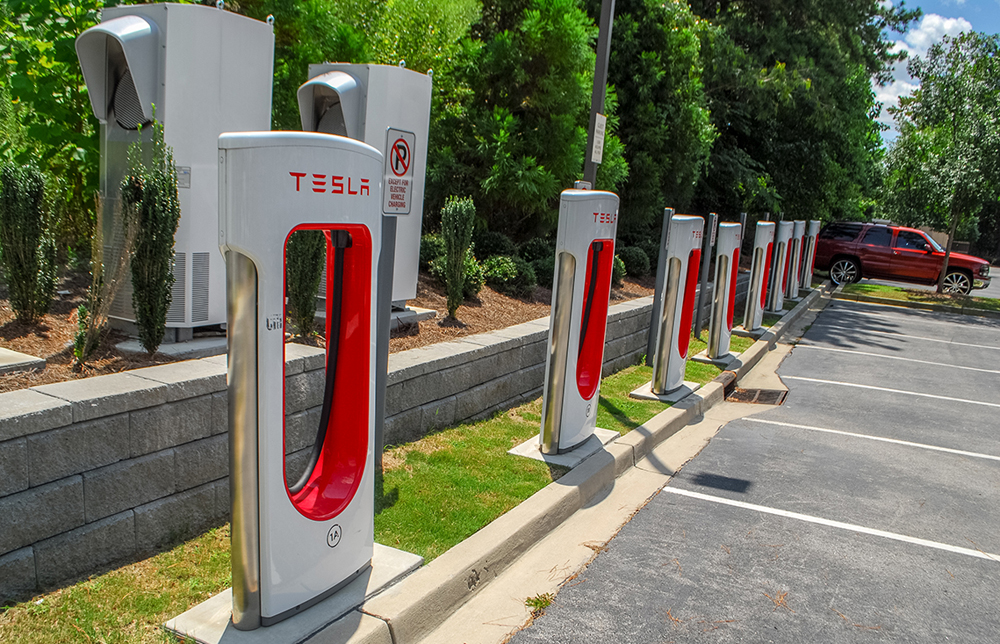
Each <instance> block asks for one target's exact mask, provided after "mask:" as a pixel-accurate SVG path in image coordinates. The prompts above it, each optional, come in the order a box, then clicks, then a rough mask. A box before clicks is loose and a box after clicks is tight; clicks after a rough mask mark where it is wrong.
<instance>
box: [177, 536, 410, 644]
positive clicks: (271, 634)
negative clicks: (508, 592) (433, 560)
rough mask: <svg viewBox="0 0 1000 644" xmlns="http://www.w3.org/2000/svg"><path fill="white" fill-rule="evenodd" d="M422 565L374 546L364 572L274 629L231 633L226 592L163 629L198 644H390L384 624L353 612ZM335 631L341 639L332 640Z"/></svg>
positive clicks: (233, 630) (397, 552) (404, 554)
mask: <svg viewBox="0 0 1000 644" xmlns="http://www.w3.org/2000/svg"><path fill="white" fill-rule="evenodd" d="M423 562H424V558H423V557H420V556H418V555H415V554H412V553H409V552H403V551H402V550H397V549H395V548H390V547H388V546H383V545H381V544H378V543H376V544H375V553H374V555H373V556H372V567H371V568H370V569H369V570H367V571H366V572H365V573H363V574H362V575H361V576H359V577H358V578H357V579H355V580H354V581H352V582H351V583H349V584H348V585H347V586H345V587H344V588H343V589H341V590H340V591H338V592H337V593H335V594H333V595H331V596H330V597H327V598H326V599H324V600H323V601H321V602H320V603H318V604H316V605H315V606H313V607H312V608H309V609H308V610H305V611H303V612H301V613H299V614H298V615H294V616H292V617H289V618H288V619H286V620H284V621H283V622H279V623H277V624H275V625H274V626H266V627H261V628H258V629H257V630H253V631H239V630H236V628H235V627H234V626H233V624H232V608H233V596H232V589H231V588H230V589H227V590H224V591H223V592H221V593H219V594H218V595H216V596H214V597H212V598H211V599H208V600H206V601H204V602H202V603H200V604H198V605H197V606H195V607H194V608H192V609H190V610H188V611H187V612H185V613H182V614H181V615H178V616H177V617H175V618H173V619H171V620H169V621H168V622H166V623H165V624H164V625H163V626H164V628H166V629H167V630H168V631H170V632H172V633H175V634H176V635H178V636H180V637H182V638H188V640H191V641H194V642H198V644H257V643H261V644H265V643H266V644H299V642H305V641H306V640H309V641H310V642H317V641H322V642H330V643H331V644H333V643H334V642H336V643H337V644H346V643H348V642H350V643H351V644H360V643H362V642H373V643H374V642H385V643H386V644H390V643H391V642H392V639H391V637H389V629H388V626H386V624H385V622H383V621H382V620H379V619H376V618H374V617H369V618H368V619H367V620H366V619H358V618H357V616H355V615H354V614H353V613H352V611H354V609H355V608H357V607H358V606H360V605H361V604H362V603H364V601H365V600H366V599H368V598H369V597H372V596H374V595H376V594H378V593H379V592H381V591H382V590H384V589H386V588H388V587H389V586H391V585H392V584H394V583H396V582H397V581H399V580H400V579H402V578H403V577H405V576H406V575H408V574H410V573H411V572H413V571H414V570H416V569H417V568H419V567H420V566H421V565H422V564H423ZM358 615H360V613H358ZM364 617H368V616H364ZM375 622H377V623H375ZM349 626H356V628H353V629H352V628H349ZM322 633H326V636H324V637H321V638H319V639H318V640H317V639H311V638H313V637H314V636H317V635H318V634H322ZM335 633H339V634H340V636H341V637H346V639H340V638H334V637H332V635H333V634H335Z"/></svg>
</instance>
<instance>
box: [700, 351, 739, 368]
mask: <svg viewBox="0 0 1000 644" xmlns="http://www.w3.org/2000/svg"><path fill="white" fill-rule="evenodd" d="M691 360H692V361H693V362H700V363H702V364H710V365H713V366H716V367H718V368H720V369H722V370H723V371H725V370H727V369H732V368H733V367H739V366H740V365H741V364H743V363H742V362H740V354H739V353H732V352H730V353H726V354H723V355H721V356H719V357H718V358H709V357H708V351H707V350H706V351H702V352H701V353H699V354H697V355H694V356H691Z"/></svg>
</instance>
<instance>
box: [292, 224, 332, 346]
mask: <svg viewBox="0 0 1000 644" xmlns="http://www.w3.org/2000/svg"><path fill="white" fill-rule="evenodd" d="M324 260H326V235H324V234H323V231H321V230H296V231H295V232H293V233H292V234H291V235H289V237H288V242H287V243H286V245H285V293H286V294H287V296H288V304H287V309H288V310H287V315H288V317H289V318H291V320H292V326H293V327H294V328H295V331H296V333H298V334H299V335H301V336H309V335H312V333H313V322H314V320H315V319H316V294H317V293H318V292H319V281H320V277H322V276H323V262H324Z"/></svg>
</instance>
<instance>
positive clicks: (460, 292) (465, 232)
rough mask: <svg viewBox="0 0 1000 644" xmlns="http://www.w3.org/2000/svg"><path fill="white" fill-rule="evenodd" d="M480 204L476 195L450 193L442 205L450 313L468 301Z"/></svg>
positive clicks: (451, 314) (452, 314) (445, 276)
mask: <svg viewBox="0 0 1000 644" xmlns="http://www.w3.org/2000/svg"><path fill="white" fill-rule="evenodd" d="M475 217H476V206H475V205H474V204H473V203H472V199H471V198H469V197H465V198H464V199H459V198H458V197H455V196H451V197H448V201H446V202H445V204H444V208H442V209H441V235H442V237H444V260H445V261H444V283H445V290H447V292H448V317H450V318H452V319H454V317H455V311H457V310H458V307H459V306H461V305H462V302H463V301H465V275H466V270H465V265H466V262H467V260H468V258H469V244H470V242H471V241H472V224H473V222H474V220H475Z"/></svg>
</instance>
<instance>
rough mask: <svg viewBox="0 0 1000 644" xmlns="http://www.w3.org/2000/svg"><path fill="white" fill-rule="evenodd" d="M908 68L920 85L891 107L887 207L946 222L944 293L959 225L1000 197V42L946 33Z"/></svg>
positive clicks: (902, 215)
mask: <svg viewBox="0 0 1000 644" xmlns="http://www.w3.org/2000/svg"><path fill="white" fill-rule="evenodd" d="M909 71H910V75H912V76H913V77H914V78H916V79H917V80H919V81H920V87H919V88H917V89H916V90H914V92H913V94H912V95H911V96H908V97H902V98H900V100H899V106H898V107H895V108H891V110H890V111H891V112H892V114H893V116H894V118H895V120H896V124H897V127H898V128H899V138H898V139H897V141H896V144H895V145H894V146H893V148H892V150H891V151H890V153H889V157H888V160H887V164H886V165H887V174H888V180H887V186H886V196H885V209H886V212H887V213H888V214H889V215H890V216H891V217H892V218H893V219H895V220H896V221H899V222H900V223H906V224H912V225H919V224H926V225H929V226H931V227H933V228H937V229H938V230H943V229H945V228H948V230H949V233H948V245H947V248H946V249H945V258H944V265H943V266H942V268H941V275H940V276H939V277H938V286H937V290H938V293H941V292H942V291H943V289H944V279H945V276H946V275H947V272H948V260H949V258H950V256H951V247H952V243H953V240H954V239H955V234H956V232H957V231H960V230H962V228H963V226H968V227H970V228H971V226H970V224H973V223H974V218H975V217H976V215H977V214H978V213H979V212H980V211H981V210H982V208H983V206H984V205H985V204H987V203H990V202H993V203H995V202H996V201H997V199H998V198H1000V44H998V39H997V36H988V35H985V34H979V33H964V34H960V35H959V36H956V37H954V38H952V37H948V36H945V38H944V40H943V41H942V42H941V43H938V44H935V45H934V46H933V47H931V48H930V50H929V51H928V52H927V57H926V58H925V59H914V60H912V61H911V62H910V65H909Z"/></svg>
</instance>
